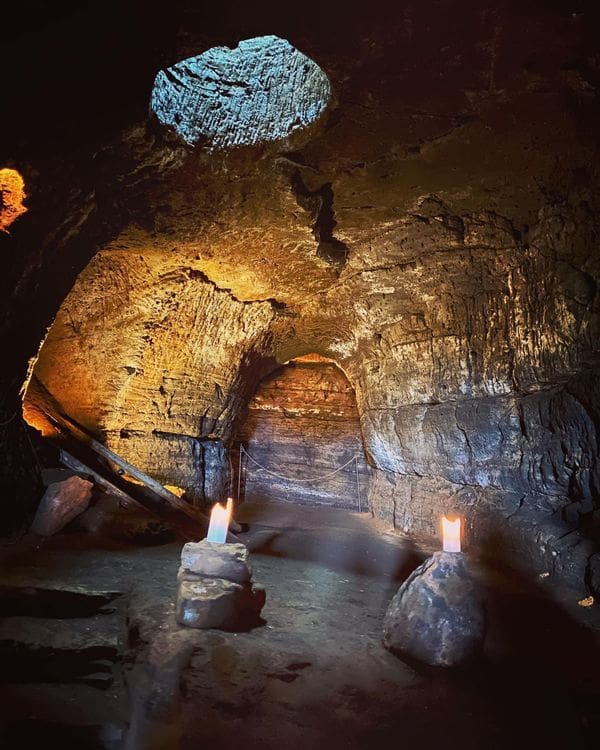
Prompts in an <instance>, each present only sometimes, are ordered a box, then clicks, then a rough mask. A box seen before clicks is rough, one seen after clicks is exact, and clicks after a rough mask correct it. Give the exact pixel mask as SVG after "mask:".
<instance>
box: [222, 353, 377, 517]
mask: <svg viewBox="0 0 600 750" xmlns="http://www.w3.org/2000/svg"><path fill="white" fill-rule="evenodd" d="M236 437H237V441H236V449H237V450H236V453H235V456H234V458H235V461H236V464H237V465H236V472H235V474H236V476H237V477H238V482H239V489H240V493H239V496H240V499H241V500H243V501H246V502H261V501H283V502H291V503H299V504H305V505H329V506H335V507H340V508H348V509H351V510H355V511H359V510H360V511H366V510H367V509H368V508H367V479H368V464H367V462H366V459H365V454H364V449H363V443H362V438H361V431H360V419H359V415H358V410H357V406H356V398H355V395H354V390H353V388H352V386H351V384H350V383H349V382H348V379H347V378H346V376H345V375H344V373H343V372H342V371H341V370H340V368H339V367H337V365H336V364H335V362H333V361H332V360H328V359H325V358H323V357H320V356H319V355H316V354H309V355H305V356H303V357H298V358H296V359H293V360H291V361H290V362H288V363H287V364H285V365H284V366H282V367H280V368H278V369H277V370H275V371H274V372H273V373H271V374H270V375H269V376H268V377H266V378H265V379H263V381H262V382H261V383H260V385H259V387H258V389H257V391H256V393H255V395H254V397H253V398H252V399H251V400H250V402H249V404H248V409H247V414H246V418H245V421H244V422H243V423H242V424H241V425H240V427H239V429H238V434H237V436H236ZM236 489H237V488H236Z"/></svg>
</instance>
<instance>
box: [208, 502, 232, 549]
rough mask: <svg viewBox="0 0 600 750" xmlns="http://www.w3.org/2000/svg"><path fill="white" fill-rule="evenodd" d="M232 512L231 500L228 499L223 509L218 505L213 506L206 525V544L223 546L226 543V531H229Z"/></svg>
mask: <svg viewBox="0 0 600 750" xmlns="http://www.w3.org/2000/svg"><path fill="white" fill-rule="evenodd" d="M232 510H233V500H232V499H231V498H230V497H228V498H227V505H226V506H225V507H223V506H222V505H221V504H220V503H216V504H215V505H213V508H212V511H211V513H210V524H209V525H208V534H207V535H206V541H207V542H217V543H219V544H224V543H225V542H226V541H227V530H228V529H229V519H230V518H231V511H232Z"/></svg>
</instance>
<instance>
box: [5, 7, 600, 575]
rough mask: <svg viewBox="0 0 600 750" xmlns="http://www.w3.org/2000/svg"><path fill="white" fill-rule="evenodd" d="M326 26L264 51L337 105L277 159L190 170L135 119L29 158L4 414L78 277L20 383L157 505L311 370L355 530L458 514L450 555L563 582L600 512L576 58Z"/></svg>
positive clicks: (413, 17) (263, 155)
mask: <svg viewBox="0 0 600 750" xmlns="http://www.w3.org/2000/svg"><path fill="white" fill-rule="evenodd" d="M254 12H255V11H254V10H252V11H251V10H250V9H248V10H247V11H246V12H245V13H244V12H242V15H241V17H240V20H239V27H238V28H239V29H240V30H241V29H243V28H246V27H247V28H251V29H253V31H252V32H251V33H248V34H241V33H240V34H239V35H238V36H237V37H236V38H234V37H235V34H234V33H233V32H232V30H231V28H225V27H219V28H218V33H217V31H215V33H214V36H213V37H211V35H210V33H209V32H207V31H206V29H205V28H204V27H202V28H200V24H196V25H194V22H193V18H191V17H188V16H187V15H186V16H185V19H184V20H185V21H186V23H185V24H183V23H182V27H183V26H184V25H185V29H186V31H185V33H181V34H180V36H179V37H177V43H176V44H174V46H175V47H177V49H175V50H171V51H170V53H169V57H168V59H178V60H183V59H186V58H188V57H191V56H193V55H198V53H199V52H202V51H203V50H208V49H210V48H211V47H214V46H215V45H216V44H222V43H223V39H227V40H228V41H229V42H230V46H231V47H233V46H234V45H235V42H237V41H238V39H239V38H250V37H253V36H255V35H256V33H260V32H256V31H255V30H254V29H255V25H254V24H253V23H251V22H250V15H251V14H253V13H254ZM282 12H283V11H282ZM334 16H335V17H334ZM320 18H321V16H320ZM182 19H183V16H182ZM280 20H281V19H280ZM321 20H322V24H321V25H320V26H319V27H318V28H315V24H314V23H313V21H314V17H313V16H311V15H310V14H306V18H305V19H304V20H302V19H299V18H296V19H295V20H294V24H292V26H294V28H295V29H296V30H295V32H294V33H289V34H287V32H286V36H287V37H288V38H289V39H290V43H291V44H293V45H294V46H295V47H296V48H298V49H301V50H302V52H303V53H304V54H306V55H307V56H309V57H310V58H311V59H312V60H316V61H318V64H319V66H320V67H321V68H322V70H323V71H324V72H325V73H326V75H327V76H328V78H329V79H330V80H331V84H332V90H335V92H336V101H335V102H332V104H331V112H330V117H329V118H328V120H327V123H326V124H325V123H323V127H322V128H319V129H315V130H314V131H311V132H310V133H307V140H306V142H304V141H303V142H302V144H300V145H298V146H294V149H295V150H293V151H291V150H289V145H285V146H283V145H282V146H281V148H278V147H277V143H278V142H275V146H274V148H273V150H269V151H267V150H264V149H262V148H254V147H248V148H247V149H243V150H240V149H233V150H231V151H229V150H227V149H225V150H224V151H218V152H217V151H215V152H213V153H212V154H211V155H208V154H207V153H206V151H205V150H204V149H203V148H202V147H201V145H200V144H199V147H198V148H196V149H193V148H190V147H185V148H184V147H179V146H178V145H177V144H176V143H173V142H172V141H167V140H164V139H163V136H162V134H160V133H158V134H157V132H156V127H155V124H154V125H153V124H152V123H149V122H141V121H140V117H141V115H140V114H139V110H135V111H133V110H132V111H131V112H129V111H128V114H127V116H125V115H123V118H122V119H121V120H119V121H118V125H119V127H120V130H119V129H118V128H117V127H116V126H115V129H114V131H112V135H110V136H109V135H108V131H107V133H106V137H105V139H104V140H102V139H101V138H100V139H99V142H97V143H95V144H94V148H93V149H92V147H91V145H90V144H89V143H86V144H85V149H84V151H82V154H84V155H79V156H77V157H75V156H74V157H73V158H72V159H70V160H69V159H65V160H66V161H68V164H69V167H68V170H67V171H66V172H65V167H64V163H61V164H60V165H59V166H58V165H57V164H55V163H54V162H52V161H51V160H49V159H47V160H46V161H45V162H44V160H43V159H42V158H41V157H40V160H39V164H38V166H37V168H38V169H39V173H40V174H43V175H44V179H43V180H42V181H39V180H38V182H37V183H36V182H35V180H34V181H33V182H32V184H31V188H30V190H29V192H30V194H31V192H32V191H33V192H34V193H35V191H36V190H45V191H46V193H47V194H49V195H50V194H51V195H52V199H51V200H50V199H49V204H48V206H47V207H45V208H44V209H42V208H38V211H37V213H36V215H35V218H36V223H35V227H34V225H33V223H31V216H32V214H33V209H34V206H33V203H32V205H31V206H30V208H29V211H28V213H27V214H26V215H24V216H23V217H22V218H21V219H20V220H19V221H18V222H15V224H14V233H13V235H11V238H10V240H8V239H6V238H3V237H0V240H3V241H6V242H8V241H10V242H11V243H13V244H12V245H11V247H12V248H13V249H14V250H15V252H14V253H13V256H12V257H14V258H17V259H20V258H22V260H19V263H17V264H16V265H15V266H14V269H13V270H11V272H10V273H9V274H7V278H6V279H2V283H4V284H5V285H6V289H7V295H6V304H7V314H6V315H5V316H3V317H2V325H3V328H2V331H3V334H5V347H4V348H5V350H9V349H10V350H11V351H13V352H15V358H16V360H17V359H18V362H19V364H18V366H15V367H14V368H13V370H12V371H11V372H10V374H8V373H7V375H6V379H7V386H6V393H7V394H9V396H10V397H9V396H7V398H6V399H5V402H6V403H3V404H2V405H3V406H5V408H6V410H7V415H8V416H9V415H10V413H11V410H10V409H9V406H10V404H11V403H13V402H14V401H15V400H16V390H17V388H16V386H17V385H18V384H20V383H22V382H23V379H24V377H25V369H26V367H25V365H26V361H27V358H28V357H31V356H34V355H35V353H36V351H37V347H38V346H39V342H40V340H41V339H42V338H43V335H44V332H45V328H46V326H48V325H49V324H50V323H51V322H52V317H53V315H54V314H55V311H56V309H57V307H58V304H59V302H60V299H61V297H62V296H64V295H65V294H66V292H67V290H68V288H69V286H70V284H72V283H73V281H74V279H75V276H77V275H78V274H79V275H78V278H77V280H76V281H75V283H74V286H72V288H71V291H70V292H69V294H68V295H67V296H66V298H65V299H64V302H63V303H62V305H61V306H60V309H59V311H58V313H57V314H56V319H55V321H54V323H53V325H52V327H51V328H50V331H49V333H48V336H47V339H46V341H45V344H44V346H43V347H42V350H41V353H40V356H39V359H38V361H37V364H36V367H35V372H34V375H35V378H37V379H39V381H40V382H41V383H42V384H43V385H44V386H45V387H46V388H47V389H48V390H49V391H50V392H51V393H52V395H53V396H54V397H55V398H56V399H57V400H58V401H59V402H60V403H61V404H62V406H63V408H64V409H65V410H66V411H67V413H69V414H71V415H72V416H73V417H74V418H76V419H77V420H78V421H80V422H82V424H84V425H85V426H86V427H87V429H89V430H90V431H91V432H93V433H94V434H96V435H97V436H98V437H100V438H101V439H104V440H105V441H106V442H107V443H108V444H109V445H110V446H111V447H112V448H114V449H115V450H116V451H117V452H119V453H121V454H123V456H124V457H125V458H127V459H128V460H130V461H132V462H133V463H135V464H137V465H139V466H140V468H142V469H145V470H146V471H149V472H150V473H151V474H153V475H155V476H156V477H157V478H159V479H160V480H161V481H163V482H166V483H168V484H172V485H177V486H180V487H183V488H185V489H187V490H188V493H189V494H190V495H191V496H192V498H193V499H195V500H197V501H204V500H208V499H213V498H215V496H216V495H220V494H222V493H223V492H224V490H225V488H226V486H227V484H228V482H229V478H230V468H229V457H228V455H227V449H228V448H229V446H230V444H231V441H232V439H233V437H234V436H235V435H236V430H238V428H239V426H240V424H241V421H242V419H243V411H244V406H245V405H246V404H247V402H248V400H249V399H250V398H251V396H252V395H253V394H254V392H255V390H256V388H257V387H258V384H259V382H260V380H261V378H263V377H264V376H266V375H267V374H268V373H270V372H272V371H273V370H274V369H275V368H276V367H277V366H279V365H281V364H282V363H284V362H286V361H288V360H290V359H293V358H294V357H297V356H301V355H303V354H306V353H308V352H316V353H318V354H320V355H323V356H326V357H329V358H331V359H333V360H335V361H336V362H337V363H338V364H339V365H340V367H341V368H342V369H343V371H344V372H345V373H346V375H347V376H348V379H349V382H350V384H351V386H352V387H353V389H354V391H355V394H356V402H357V409H358V414H359V417H360V423H361V430H362V438H363V444H364V449H365V453H366V455H367V457H368V460H369V463H370V464H371V468H372V472H371V478H370V485H369V502H370V506H371V508H372V509H373V512H374V513H376V514H377V515H378V516H381V517H383V518H385V519H387V520H389V521H390V522H392V523H394V524H395V526H396V527H398V528H405V529H407V530H419V531H425V532H429V533H433V532H434V531H435V530H436V528H437V519H438V516H439V514H440V512H441V511H442V510H444V509H453V510H457V511H460V512H462V513H464V515H465V516H466V520H467V540H468V541H470V542H474V541H477V542H478V543H480V544H482V545H483V546H486V547H487V546H489V547H492V546H494V549H496V550H498V549H500V550H501V551H503V552H506V554H508V555H509V556H511V557H513V559H514V558H515V550H519V558H517V559H531V560H532V561H534V562H535V564H536V565H537V567H538V571H539V572H557V573H562V574H565V575H568V576H569V577H570V578H571V580H573V579H574V578H576V579H577V580H579V581H580V582H581V581H583V579H584V571H585V568H586V565H587V560H588V557H589V556H590V555H591V553H592V552H593V545H594V539H595V538H596V537H597V534H598V529H597V527H598V522H597V517H598V496H599V491H600V490H599V485H600V478H599V474H598V445H597V440H598V426H599V424H600V417H599V413H600V412H599V407H598V404H599V403H600V398H599V393H598V384H597V382H596V381H597V378H596V377H595V368H596V367H597V364H598V353H599V330H598V327H599V318H598V312H599V295H598V281H599V279H600V267H599V266H600V260H599V253H598V230H599V225H598V219H597V217H598V215H600V214H599V209H600V206H599V204H598V195H600V191H599V190H598V173H597V162H596V160H595V155H596V153H597V145H598V144H597V133H598V132H600V131H599V130H598V128H597V127H596V125H597V121H598V109H599V108H598V103H597V94H596V90H597V85H598V83H599V80H600V79H599V78H598V76H599V70H600V69H599V67H598V62H597V61H598V44H597V38H595V37H593V35H590V34H588V29H589V28H591V27H590V25H589V24H586V23H583V24H582V23H579V21H578V20H577V19H576V18H574V17H573V16H572V14H571V12H569V13H565V14H562V12H561V11H555V10H549V9H546V10H544V9H541V8H539V7H537V6H536V8H533V6H531V7H530V6H529V5H527V7H518V8H517V7H516V6H515V5H514V4H512V3H508V2H506V3H504V2H501V3H497V2H495V3H490V4H487V5H486V4H484V6H482V5H481V3H475V2H473V3H467V4H466V5H465V4H464V3H455V2H448V3H444V4H439V7H437V11H436V14H435V15H432V14H431V12H430V9H429V8H428V7H426V6H418V5H411V4H408V5H403V6H402V7H401V8H398V7H397V6H394V9H393V10H390V12H389V13H388V14H382V15H378V14H376V13H372V12H371V11H370V9H368V8H365V7H363V6H361V8H360V9H358V10H354V9H348V12H347V14H345V15H344V17H343V18H340V16H339V13H335V14H333V11H332V15H331V16H330V15H328V14H327V13H326V12H325V11H324V14H323V16H322V18H321ZM236 22H237V21H236ZM269 22H274V20H273V19H272V18H269ZM340 24H341V26H340ZM281 26H282V29H285V28H288V26H286V23H284V22H283V21H282V23H281ZM236 33H237V32H236ZM282 34H283V31H282ZM174 38H175V37H174ZM227 54H232V53H227ZM163 65H164V60H161V61H160V64H156V66H155V67H154V71H155V70H158V69H160V68H161V67H162V66H163ZM173 85H175V84H173ZM140 96H141V95H140ZM144 97H146V98H145V99H144ZM144 97H141V99H140V101H141V102H142V104H143V107H142V109H145V108H146V106H147V97H148V94H147V92H145V93H144ZM309 136H310V138H309ZM90 138H91V136H90ZM90 152H93V154H94V158H93V159H92V160H90V159H89V154H90ZM68 153H69V154H70V151H68ZM32 173H33V170H32ZM66 182H68V186H66V187H65V184H66ZM54 183H56V187H54ZM28 185H29V181H28ZM50 186H52V188H53V190H50ZM61 186H62V187H61ZM24 247H28V248H35V250H33V249H32V250H31V251H30V254H27V253H25V252H23V253H22V254H19V253H18V252H16V249H19V250H20V249H22V248H24ZM90 256H93V257H92V260H91V262H90V263H89V265H88V260H89V258H90ZM47 279H56V283H55V285H52V284H49V283H45V282H46V281H47ZM36 294H39V295H40V296H39V297H38V298H37V300H38V305H37V306H36V308H35V310H34V311H33V312H32V310H31V305H30V303H29V302H28V301H30V300H31V299H33V298H34V296H35V295H36ZM11 301H12V302H13V303H14V304H10V303H11ZM25 307H26V308H27V313H28V315H24V314H20V315H19V314H18V312H19V311H23V309H24V308H25ZM38 308H39V309H38ZM34 313H35V314H34ZM25 322H26V323H27V325H25ZM17 331H18V334H17ZM34 400H35V399H34V397H33V394H32V393H31V391H30V395H29V399H28V404H27V405H26V410H30V411H28V413H30V414H33V416H32V417H31V421H32V422H33V423H35V420H36V416H35V413H34V412H35V404H34V403H33V402H34ZM524 550H525V552H526V554H523V551H524Z"/></svg>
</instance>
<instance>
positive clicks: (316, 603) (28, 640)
mask: <svg viewBox="0 0 600 750" xmlns="http://www.w3.org/2000/svg"><path fill="white" fill-rule="evenodd" d="M238 519H239V520H240V521H242V522H244V523H246V524H248V527H249V528H248V531H246V532H245V533H244V534H243V535H242V539H243V541H244V542H245V543H246V544H247V545H248V547H249V548H250V550H251V562H252V566H253V568H254V579H255V580H256V581H257V582H259V583H262V584H263V585H264V586H265V588H266V591H267V603H266V605H265V608H264V610H263V617H264V623H263V624H262V625H261V626H259V627H257V628H254V629H253V630H251V631H250V632H245V633H226V632H221V631H216V630H212V631H196V630H192V629H186V628H181V627H179V626H178V625H177V624H176V623H175V619H174V600H175V594H176V582H175V579H176V572H177V568H178V565H179V553H180V550H181V544H177V543H173V542H171V543H167V544H155V545H153V546H139V545H138V546H135V545H133V544H131V543H129V544H125V543H123V542H122V541H116V540H115V539H114V537H113V538H109V537H107V536H106V535H104V536H98V535H92V534H89V533H83V532H81V531H78V530H77V529H76V527H74V528H73V529H70V530H69V531H70V533H62V534H60V535H57V536H56V537H54V538H52V539H50V540H47V541H45V542H43V543H42V544H41V545H40V543H39V540H35V539H32V538H26V539H24V540H22V541H21V543H20V544H18V545H15V546H13V547H11V548H9V549H6V550H4V552H3V557H2V573H1V579H0V614H1V615H2V616H3V618H2V621H1V622H0V656H1V657H2V663H3V665H4V666H3V671H2V678H1V680H0V682H1V683H2V684H0V747H2V748H7V749H10V750H20V749H21V748H30V747H36V748H39V747H40V745H43V746H46V747H55V746H56V747H61V748H63V750H68V749H69V748H81V749H82V750H84V749H85V750H89V749H94V748H105V749H112V750H117V749H122V748H125V749H126V750H153V749H154V748H164V749H168V748H180V749H181V750H199V749H200V748H203V747H213V748H219V749H220V748H223V749H227V750H228V749H229V748H231V749H233V748H239V747H244V748H256V749H258V748H261V749H265V750H270V749H271V748H273V749H275V748H278V749H280V748H285V750H295V749H296V748H298V749H299V748H303V749H305V748H338V747H339V748H348V749H352V750H354V749H355V748H356V749H358V748H384V747H388V746H390V745H391V744H392V743H394V744H397V743H401V744H402V745H406V744H407V743H410V744H412V745H413V746H415V747H420V748H434V747H435V748H440V747H445V748H461V750H470V749H473V750H475V749H477V750H481V749H482V748H485V749H486V750H491V749H493V748H503V750H504V749H505V748H507V747H512V748H521V747H523V748H525V747H527V748H532V747H545V748H557V749H558V748H560V749H561V750H565V749H567V748H569V750H570V749H579V748H592V747H594V748H596V747H597V746H598V737H599V736H600V678H599V675H600V660H599V659H598V654H599V653H600V650H599V634H600V629H599V623H598V612H597V609H598V607H597V605H596V606H594V607H591V608H590V609H583V608H581V607H579V606H578V605H577V601H576V599H575V597H574V596H572V597H570V596H569V594H568V593H564V594H563V595H562V603H561V604H558V603H557V602H556V601H554V600H553V599H551V598H550V597H549V596H548V591H544V590H543V589H542V588H541V585H542V584H540V587H535V588H533V587H532V586H531V585H530V584H527V583H525V582H524V581H520V580H518V578H517V577H515V575H511V576H510V577H509V576H507V575H505V574H503V575H501V574H499V573H497V572H492V571H490V570H488V569H486V568H484V567H483V566H480V567H479V574H478V577H479V578H480V581H481V584H482V586H483V587H484V589H485V595H486V601H487V607H488V615H489V618H488V619H489V630H488V636H487V639H486V643H485V648H484V653H483V655H482V657H481V660H480V661H479V662H478V663H477V664H474V665H472V666H471V667H469V668H468V669H463V670H440V669H433V668H427V667H424V666H422V665H418V664H409V663H406V662H404V661H402V660H400V659H398V658H396V657H395V656H393V655H392V654H390V653H388V652H387V651H386V650H385V649H384V648H383V647H382V645H381V625H382V619H383V615H384V612H385V609H386V607H387V604H388V602H389V600H390V599H391V597H392V596H393V594H394V593H395V591H396V590H397V588H398V586H399V584H400V583H401V581H402V580H404V578H406V576H407V575H408V574H409V573H410V571H411V570H412V569H414V567H416V565H418V564H419V562H420V561H421V560H423V559H424V558H425V557H426V556H427V555H428V554H430V553H431V551H432V548H431V547H428V546H427V545H424V544H421V545H419V546H417V545H416V544H415V543H414V542H412V541H410V540H409V539H407V538H404V537H402V536H399V535H397V534H395V533H392V532H390V531H388V530H387V529H386V528H385V526H382V525H381V524H380V523H378V522H375V521H374V520H373V519H371V517H370V516H369V515H367V514H355V513H349V512H347V511H344V510H339V509H332V508H318V507H306V506H295V505H287V504H247V505H245V506H242V507H241V508H240V509H239V514H238ZM156 541H160V536H158V537H157V538H156Z"/></svg>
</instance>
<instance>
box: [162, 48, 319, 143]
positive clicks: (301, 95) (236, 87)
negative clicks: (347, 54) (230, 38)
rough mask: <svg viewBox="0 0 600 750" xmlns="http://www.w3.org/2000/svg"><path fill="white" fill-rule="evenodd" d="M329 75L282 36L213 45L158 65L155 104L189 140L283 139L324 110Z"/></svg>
mask: <svg viewBox="0 0 600 750" xmlns="http://www.w3.org/2000/svg"><path fill="white" fill-rule="evenodd" d="M330 98H331V86H330V83H329V79H328V78H327V75H326V74H325V73H324V72H323V71H322V70H321V68H320V67H319V66H318V65H317V64H316V63H315V62H314V61H313V60H311V59H310V58H308V57H307V56H306V55H304V54H302V52H299V51H298V50H297V49H295V47H293V46H292V45H291V44H290V43H289V42H288V41H286V40H285V39H280V38H279V37H277V36H262V37H256V38H254V39H246V40H244V41H241V42H240V43H239V45H238V46H237V47H236V48H234V49H230V48H229V47H213V48H211V49H209V50H207V51H206V52H203V53H202V54H201V55H197V56H195V57H189V58H187V59H186V60H182V61H181V62H178V63H176V64H175V65H172V66H171V67H170V68H166V69H165V70H161V71H159V73H158V74H157V76H156V78H155V80H154V87H153V89H152V97H151V103H150V107H151V110H152V112H153V113H154V114H155V115H156V116H157V117H158V120H159V121H160V122H161V123H162V124H163V125H165V126H167V127H169V128H172V129H173V130H175V132H176V133H177V134H178V135H179V136H180V138H182V139H183V141H185V143H187V144H188V145H190V146H195V145H197V144H200V143H204V144H205V145H206V147H207V148H208V149H209V150H227V149H231V148H235V147H236V146H252V145H256V144H260V143H268V142H273V141H282V140H286V139H288V138H289V137H290V136H292V135H293V134H295V133H297V132H298V131H303V130H304V129H306V128H307V127H309V126H310V125H312V124H313V123H314V122H316V121H317V120H318V119H319V117H320V116H321V115H322V114H323V112H324V111H325V109H326V108H327V106H328V103H329V100H330Z"/></svg>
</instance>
